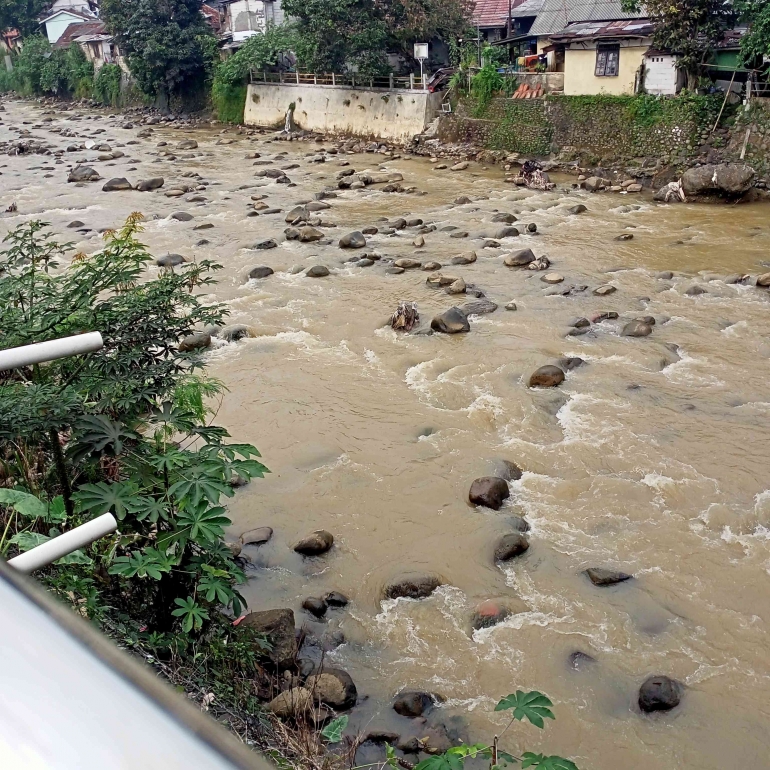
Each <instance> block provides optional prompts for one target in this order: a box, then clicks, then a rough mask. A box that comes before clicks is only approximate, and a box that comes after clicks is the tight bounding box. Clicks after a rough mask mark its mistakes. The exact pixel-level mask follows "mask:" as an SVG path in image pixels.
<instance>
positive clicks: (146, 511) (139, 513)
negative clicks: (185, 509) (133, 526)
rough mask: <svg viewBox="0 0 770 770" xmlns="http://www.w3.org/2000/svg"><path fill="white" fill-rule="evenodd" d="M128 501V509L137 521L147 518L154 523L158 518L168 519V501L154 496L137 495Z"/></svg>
mask: <svg viewBox="0 0 770 770" xmlns="http://www.w3.org/2000/svg"><path fill="white" fill-rule="evenodd" d="M128 503H129V510H130V511H131V513H132V514H133V515H134V516H136V520H137V521H144V520H145V519H149V521H150V522H152V523H153V524H155V523H156V522H157V521H158V519H163V520H164V521H168V516H169V511H168V501H166V500H163V499H161V500H156V499H155V498H154V497H145V496H141V495H140V496H137V497H135V498H132V499H131V500H130V501H128Z"/></svg>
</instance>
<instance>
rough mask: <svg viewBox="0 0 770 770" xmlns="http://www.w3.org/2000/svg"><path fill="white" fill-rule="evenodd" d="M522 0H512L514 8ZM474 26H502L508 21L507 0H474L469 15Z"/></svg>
mask: <svg viewBox="0 0 770 770" xmlns="http://www.w3.org/2000/svg"><path fill="white" fill-rule="evenodd" d="M522 2H523V0H512V2H511V5H512V6H513V7H514V8H515V7H516V6H517V5H519V4H520V3H522ZM471 18H472V21H473V25H474V26H475V27H504V26H505V25H506V24H507V23H508V0H476V6H475V8H474V9H473V16H472V17H471Z"/></svg>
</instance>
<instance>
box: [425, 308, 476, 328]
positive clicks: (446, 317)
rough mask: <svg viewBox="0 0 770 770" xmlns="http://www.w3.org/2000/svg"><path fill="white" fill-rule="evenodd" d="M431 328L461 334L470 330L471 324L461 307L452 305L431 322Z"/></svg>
mask: <svg viewBox="0 0 770 770" xmlns="http://www.w3.org/2000/svg"><path fill="white" fill-rule="evenodd" d="M430 328H431V329H433V331H436V332H441V333H442V334H460V333H461V332H469V331H470V330H471V325H470V324H469V323H468V316H466V315H465V313H463V311H462V310H460V308H458V307H450V308H449V310H445V311H444V312H443V313H441V315H437V316H436V317H435V318H434V319H433V320H432V321H431V322H430Z"/></svg>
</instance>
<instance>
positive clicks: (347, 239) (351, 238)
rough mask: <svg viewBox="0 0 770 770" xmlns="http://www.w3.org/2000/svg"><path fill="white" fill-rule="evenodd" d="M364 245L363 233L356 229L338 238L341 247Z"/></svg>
mask: <svg viewBox="0 0 770 770" xmlns="http://www.w3.org/2000/svg"><path fill="white" fill-rule="evenodd" d="M364 246H366V238H364V234H363V233H361V232H359V231H358V230H356V231H355V232H352V233H348V234H347V235H343V236H342V238H340V248H341V249H363V248H364Z"/></svg>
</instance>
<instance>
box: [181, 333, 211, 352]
mask: <svg viewBox="0 0 770 770" xmlns="http://www.w3.org/2000/svg"><path fill="white" fill-rule="evenodd" d="M209 345H211V335H210V334H207V333H206V332H194V333H193V334H188V335H187V336H186V337H185V338H184V339H183V340H182V341H181V342H180V343H179V350H181V351H182V352H183V353H189V352H190V351H192V350H203V349H204V348H207V347H208V346H209Z"/></svg>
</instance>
